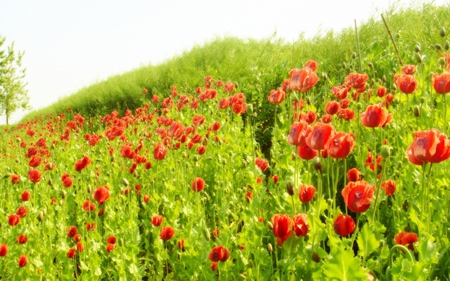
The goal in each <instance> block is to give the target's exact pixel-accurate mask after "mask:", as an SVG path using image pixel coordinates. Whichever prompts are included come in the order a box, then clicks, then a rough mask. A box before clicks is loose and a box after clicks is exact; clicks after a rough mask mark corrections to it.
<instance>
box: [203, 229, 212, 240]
mask: <svg viewBox="0 0 450 281" xmlns="http://www.w3.org/2000/svg"><path fill="white" fill-rule="evenodd" d="M203 236H204V237H205V239H206V240H207V241H209V239H210V238H211V236H210V234H209V231H208V229H206V228H203Z"/></svg>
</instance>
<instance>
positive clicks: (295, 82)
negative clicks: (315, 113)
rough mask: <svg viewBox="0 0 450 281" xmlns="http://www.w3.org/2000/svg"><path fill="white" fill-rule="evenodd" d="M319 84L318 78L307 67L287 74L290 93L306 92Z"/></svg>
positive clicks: (295, 69)
mask: <svg viewBox="0 0 450 281" xmlns="http://www.w3.org/2000/svg"><path fill="white" fill-rule="evenodd" d="M317 82H319V76H317V74H316V73H315V72H314V71H313V70H312V69H311V68H309V67H305V68H301V69H297V68H294V69H292V70H291V71H290V72H289V88H290V89H291V90H292V91H299V92H302V93H304V92H307V91H309V89H311V88H312V87H313V86H314V85H316V84H317Z"/></svg>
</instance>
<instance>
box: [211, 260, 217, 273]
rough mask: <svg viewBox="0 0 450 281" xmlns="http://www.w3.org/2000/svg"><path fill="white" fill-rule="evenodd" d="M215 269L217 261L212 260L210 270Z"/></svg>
mask: <svg viewBox="0 0 450 281" xmlns="http://www.w3.org/2000/svg"><path fill="white" fill-rule="evenodd" d="M216 269H217V262H215V261H213V262H212V263H211V270H212V271H215V270H216Z"/></svg>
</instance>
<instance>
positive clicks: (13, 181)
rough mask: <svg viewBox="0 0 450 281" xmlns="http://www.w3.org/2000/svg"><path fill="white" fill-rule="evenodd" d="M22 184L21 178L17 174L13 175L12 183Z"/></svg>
mask: <svg viewBox="0 0 450 281" xmlns="http://www.w3.org/2000/svg"><path fill="white" fill-rule="evenodd" d="M19 182H20V176H19V175H16V174H12V175H11V183H12V184H18V183H19Z"/></svg>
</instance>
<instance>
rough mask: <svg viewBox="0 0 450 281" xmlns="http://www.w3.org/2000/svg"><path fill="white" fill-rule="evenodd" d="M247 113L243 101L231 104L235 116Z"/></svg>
mask: <svg viewBox="0 0 450 281" xmlns="http://www.w3.org/2000/svg"><path fill="white" fill-rule="evenodd" d="M246 111H247V104H246V103H245V102H243V101H239V102H237V103H235V104H233V112H234V113H235V114H244V113H245V112H246Z"/></svg>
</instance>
